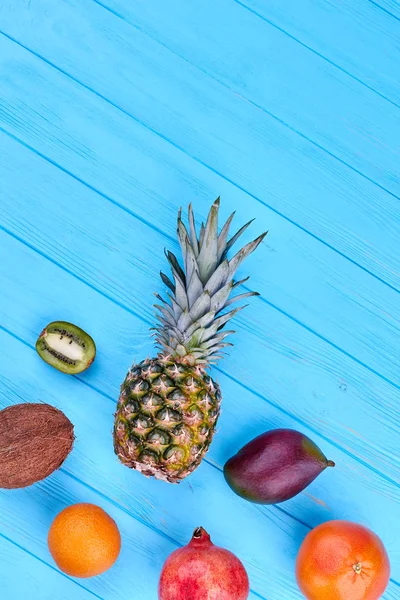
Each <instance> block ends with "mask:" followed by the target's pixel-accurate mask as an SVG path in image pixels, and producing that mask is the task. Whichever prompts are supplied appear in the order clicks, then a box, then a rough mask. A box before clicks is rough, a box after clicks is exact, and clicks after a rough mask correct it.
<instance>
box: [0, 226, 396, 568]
mask: <svg viewBox="0 0 400 600" xmlns="http://www.w3.org/2000/svg"><path fill="white" fill-rule="evenodd" d="M0 239H1V246H2V247H3V248H4V250H5V251H6V252H7V255H9V256H12V257H13V260H12V262H11V264H9V265H8V266H4V267H3V268H2V271H1V278H2V281H4V282H5V284H6V285H5V288H6V289H8V288H9V287H11V284H12V282H14V284H13V286H14V287H13V289H14V293H13V297H14V299H13V300H12V299H11V298H9V297H8V296H7V295H4V296H3V300H2V303H1V308H2V310H1V311H0V314H4V316H3V317H2V318H1V321H2V322H6V324H7V327H12V329H13V330H14V331H13V334H14V335H18V336H19V337H20V338H21V339H22V340H23V343H24V344H25V345H23V344H21V343H19V342H17V341H16V340H15V339H14V338H13V337H12V336H8V337H4V336H3V340H4V343H3V344H2V346H1V347H2V348H3V352H2V356H1V364H2V365H3V372H4V373H5V376H3V377H2V378H1V380H0V390H1V391H2V392H3V397H4V398H7V402H10V401H12V402H18V401H21V399H23V400H25V401H27V400H29V401H34V400H35V399H38V398H40V399H45V400H46V401H48V402H50V403H54V404H57V405H58V403H59V401H60V400H59V399H60V398H65V404H64V406H65V409H66V410H70V408H69V407H70V406H71V409H73V410H74V411H78V413H77V414H75V412H74V413H71V416H70V418H71V419H72V421H73V422H74V423H78V420H79V419H84V421H83V422H82V424H81V425H80V427H81V431H85V432H87V433H86V434H85V437H87V439H86V440H83V439H82V437H81V436H78V439H79V440H81V441H80V444H81V446H80V447H82V449H83V452H84V456H83V457H82V458H81V459H80V462H79V464H78V465H77V469H78V470H77V473H78V474H82V475H83V478H84V480H85V481H86V482H87V483H89V484H90V485H91V486H93V487H96V488H98V489H99V490H101V491H103V492H104V493H106V494H108V495H109V496H110V497H111V498H115V497H116V496H115V494H116V492H115V489H114V487H113V486H114V485H117V487H118V497H119V498H120V501H121V503H122V505H123V506H127V505H129V502H130V500H129V498H130V495H131V484H130V481H131V480H130V479H129V476H130V473H129V471H128V470H127V469H125V468H124V469H122V471H123V473H121V475H125V478H124V479H123V480H121V482H120V484H119V483H118V480H117V483H116V480H115V478H114V476H113V477H112V479H111V480H110V477H109V475H108V471H107V468H108V467H107V465H109V469H110V472H111V471H112V470H113V469H116V465H115V464H114V461H113V460H112V455H111V456H110V450H111V447H110V445H111V439H110V433H109V432H110V427H111V413H112V412H113V399H115V398H117V396H118V387H119V383H120V382H121V381H122V379H123V377H124V375H125V371H126V369H127V368H128V366H129V364H130V362H131V360H132V357H136V359H140V358H141V357H142V356H145V355H149V354H150V353H151V347H150V343H149V341H148V342H147V340H146V342H147V343H146V344H145V345H143V337H144V336H143V334H144V333H145V332H143V331H142V332H141V335H137V331H138V327H140V323H138V319H137V318H134V317H133V315H130V314H129V313H127V312H126V311H123V310H122V308H121V307H118V306H115V305H113V304H112V303H111V302H110V301H109V300H106V299H104V298H102V297H101V296H100V295H99V294H98V293H96V292H94V291H93V290H92V289H91V288H89V287H87V286H85V285H84V284H83V283H81V282H79V281H77V280H76V279H74V278H72V277H71V276H70V275H69V274H67V273H66V272H64V271H63V270H61V269H60V268H58V267H57V266H55V265H54V264H52V263H50V262H49V261H47V260H45V259H44V258H43V257H41V256H39V255H37V254H35V253H33V252H32V251H31V250H30V249H28V248H26V247H24V246H23V244H20V243H19V242H17V241H16V240H13V239H12V238H10V237H7V236H5V235H4V234H2V236H1V238H0ZM38 273H41V277H40V280H38V279H37V274H38ZM26 289H29V291H30V302H29V306H27V303H26V302H25V301H23V298H24V290H26ZM65 290H68V294H66V293H65ZM16 298H22V300H21V301H16ZM71 298H75V299H79V301H78V302H75V303H72V304H71ZM11 302H12V303H11ZM55 305H57V306H58V311H59V312H57V314H56V313H55V312H54V306H55ZM61 317H62V318H66V319H69V320H72V321H73V322H78V323H79V324H80V325H82V326H83V327H85V328H86V329H87V330H88V331H90V332H91V333H92V335H93V336H94V337H95V340H96V343H97V346H98V358H97V359H96V362H95V364H94V366H93V367H92V368H91V369H90V371H88V372H87V373H86V374H85V375H84V376H83V377H82V380H81V381H80V380H76V379H75V378H73V379H72V380H71V378H68V377H65V376H62V375H60V374H59V373H57V372H56V371H54V370H52V369H50V368H49V367H47V365H45V364H43V363H42V362H41V361H39V360H38V357H37V356H36V353H35V351H34V349H33V345H34V342H35V338H36V335H37V332H38V331H40V330H41V329H42V327H43V326H44V325H45V324H46V322H47V321H50V320H52V319H55V318H61ZM99 322H101V323H102V326H101V327H100V328H99V326H98V323H99ZM24 327H25V330H24ZM26 344H27V345H28V346H29V347H26ZM256 349H257V348H256ZM266 360H268V356H267V357H266ZM281 360H282V358H281ZM25 363H26V365H27V368H26V369H25V370H24V369H23V368H22V365H23V364H25ZM274 366H275V365H273V367H274ZM289 369H290V367H289V366H288V368H287V377H290V370H289ZM272 372H273V371H272ZM215 374H216V376H217V377H218V380H219V381H220V383H221V386H222V389H223V391H224V397H225V400H224V405H223V416H222V418H221V422H220V427H219V431H218V435H217V436H216V438H215V441H214V443H213V444H212V447H211V450H210V452H209V454H208V457H207V461H206V462H207V463H211V464H209V466H208V467H207V470H206V473H204V471H203V472H202V471H199V473H198V474H199V479H196V481H198V482H199V483H198V485H200V487H204V486H203V484H202V482H204V481H207V482H208V478H209V477H210V469H211V470H212V471H214V469H212V466H211V465H214V466H215V467H216V468H217V469H218V471H219V474H218V477H219V478H220V479H221V480H222V475H221V473H220V471H221V468H222V465H223V464H224V463H225V461H226V460H227V458H228V457H229V456H231V455H232V454H233V453H234V452H235V451H236V450H237V449H238V448H239V447H240V446H241V445H242V444H244V443H245V442H246V441H248V440H249V439H250V438H251V437H253V436H255V435H257V434H259V433H261V432H262V431H265V430H267V429H270V428H274V427H292V428H295V429H301V430H302V431H304V432H305V433H306V434H307V435H309V436H311V437H312V438H313V439H314V440H315V441H316V443H318V444H319V445H320V446H321V448H323V449H324V451H325V452H326V453H327V455H329V457H330V458H331V459H333V460H335V461H336V463H337V467H336V469H335V470H332V471H329V472H327V473H325V474H324V475H323V476H322V477H321V478H319V479H318V480H317V481H316V482H314V483H313V485H312V486H311V487H310V488H309V489H308V490H307V491H306V492H305V493H304V494H302V495H300V496H298V497H297V498H295V499H293V500H292V501H291V502H289V503H286V504H285V505H284V509H285V511H286V513H287V514H288V515H293V517H295V518H296V519H298V520H299V521H301V522H303V523H307V524H308V525H309V526H314V525H316V524H318V523H320V522H322V521H323V520H326V519H330V518H334V517H341V518H348V519H352V520H356V521H361V522H364V523H365V524H368V525H369V526H370V527H372V528H373V529H375V530H377V531H378V532H379V533H380V535H382V537H383V538H384V539H385V542H386V543H387V545H388V548H390V549H393V548H395V544H396V539H397V538H398V532H397V533H396V529H397V526H396V525H395V524H396V523H397V521H396V520H395V519H390V518H388V515H391V514H392V513H393V514H397V512H398V505H399V502H400V496H399V487H398V486H396V485H394V484H393V483H389V482H388V481H387V480H386V479H384V478H382V477H381V476H379V474H378V473H376V471H370V470H369V469H368V468H366V466H365V465H364V466H363V465H362V464H360V463H359V462H358V461H356V460H355V459H354V458H351V456H349V455H348V454H346V452H344V451H342V450H341V449H340V448H339V447H338V446H337V445H332V444H330V443H329V441H328V440H327V439H323V438H321V437H320V436H319V435H318V433H317V432H315V431H314V430H310V429H309V428H308V427H307V426H306V425H305V424H304V423H301V424H299V423H298V422H297V421H296V420H295V419H293V418H292V417H291V416H290V415H288V414H282V413H281V412H280V411H279V409H277V408H274V407H273V406H272V407H271V406H267V405H266V404H265V402H264V401H263V400H262V399H261V398H257V397H254V396H253V395H252V394H251V392H250V391H248V390H246V389H244V388H241V387H240V386H239V384H238V383H235V382H234V381H232V380H231V379H230V378H229V377H228V376H226V375H223V374H222V373H221V372H217V373H215ZM369 385H370V384H369V382H368V381H366V382H365V386H366V387H368V386H369ZM71 386H72V387H71ZM318 389H319V391H320V393H321V394H324V393H325V389H324V388H322V387H319V388H318ZM96 390H99V392H96ZM351 396H352V392H351V391H350V397H349V402H350V403H351V402H354V399H353V398H352V397H351ZM91 406H92V408H91ZM358 406H359V407H360V406H361V403H360V402H359V403H358ZM81 411H83V415H81ZM321 413H322V411H321ZM68 414H69V413H68ZM93 414H95V415H96V418H95V419H94V420H93V418H92V415H93ZM321 416H322V415H321ZM319 429H320V430H321V431H322V429H323V425H321V424H319ZM96 432H97V433H96ZM392 435H393V434H392ZM93 437H96V442H93V439H92V438H93ZM353 437H354V436H353ZM395 437H396V436H395ZM97 438H98V439H97ZM363 442H364V440H363V439H362V438H361V440H360V441H359V443H361V444H362V443H363ZM91 449H92V450H91ZM94 457H95V458H94ZM99 461H100V463H101V464H102V465H104V468H102V470H101V471H100V472H99V470H98V466H97V465H98V464H99ZM218 471H216V473H218ZM73 472H74V473H76V472H75V471H73ZM117 473H119V471H118V469H117V470H116V474H117ZM395 473H397V474H398V467H394V468H393V474H395ZM139 479H140V480H142V478H141V477H140V478H139ZM188 483H189V484H190V485H192V487H193V485H195V484H194V483H193V482H192V478H190V479H189V480H188ZM135 485H137V484H136V483H135ZM144 485H147V484H144ZM215 485H216V484H215ZM155 486H156V487H154V495H152V497H151V498H149V500H150V502H151V506H153V508H154V507H158V508H157V510H158V511H159V513H160V514H161V517H162V518H164V517H163V509H164V508H165V501H166V500H165V496H164V494H162V495H161V496H160V490H159V488H158V487H157V484H155ZM213 486H214V484H213ZM172 487H174V486H172ZM163 488H164V486H163ZM145 489H147V487H146V488H145ZM151 489H152V490H153V486H151ZM213 489H214V488H213ZM218 489H220V490H221V494H222V493H223V488H222V489H221V488H218ZM143 493H144V494H146V493H147V492H146V491H145V492H143ZM152 493H153V492H152ZM213 493H214V492H213ZM196 494H197V489H196ZM225 494H227V495H228V496H230V492H229V490H228V488H225ZM361 499H362V501H361ZM134 502H135V506H136V508H135V510H136V509H137V512H136V513H135V514H139V515H141V514H142V511H143V503H142V501H141V500H140V498H139V500H135V501H134ZM137 502H139V505H137ZM244 504H246V506H247V507H248V509H249V510H250V509H251V506H250V505H247V503H244ZM154 510H155V509H154ZM271 510H273V511H274V510H278V512H279V509H272V508H267V509H262V511H263V514H264V515H265V517H266V518H267V519H270V518H271V516H270V511H271ZM157 514H158V513H157ZM276 518H278V520H279V516H278V517H276ZM154 519H156V521H155V522H154V521H152V523H153V524H154V525H155V526H157V525H158V524H159V523H158V521H157V515H155V516H154ZM168 523H169V527H173V528H174V529H173V533H172V534H171V531H170V530H169V529H167V530H166V531H167V532H168V533H169V534H170V535H172V536H173V537H176V536H178V535H179V527H178V525H175V521H173V522H172V523H170V522H169V521H168ZM296 527H297V525H296ZM392 562H393V564H392V568H393V576H394V577H396V573H400V570H399V567H400V564H399V565H398V561H397V558H396V553H395V552H394V556H393V560H392Z"/></svg>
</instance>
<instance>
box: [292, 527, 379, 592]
mask: <svg viewBox="0 0 400 600" xmlns="http://www.w3.org/2000/svg"><path fill="white" fill-rule="evenodd" d="M296 578H297V582H298V584H299V587H300V590H301V591H302V593H303V594H304V596H305V597H306V598H307V600H379V598H381V596H382V594H383V592H384V591H385V589H386V587H387V585H388V583H389V578H390V563H389V558H388V555H387V553H386V550H385V547H384V545H383V543H382V541H381V540H380V539H379V537H378V536H377V535H376V534H375V533H373V532H372V531H371V530H370V529H368V528H367V527H363V526H362V525H358V524H357V523H351V522H350V521H328V522H327V523H322V525H318V527H316V528H315V529H313V530H312V531H310V532H309V533H308V534H307V536H306V538H305V539H304V541H303V543H302V545H301V548H300V550H299V553H298V555H297V561H296Z"/></svg>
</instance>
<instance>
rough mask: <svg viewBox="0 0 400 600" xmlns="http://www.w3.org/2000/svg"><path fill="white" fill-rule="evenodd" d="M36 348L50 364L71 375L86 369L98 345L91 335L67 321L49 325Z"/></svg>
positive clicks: (92, 359)
mask: <svg viewBox="0 0 400 600" xmlns="http://www.w3.org/2000/svg"><path fill="white" fill-rule="evenodd" d="M36 350H37V352H38V354H39V356H40V357H41V358H42V359H43V360H44V361H45V362H47V363H48V364H49V365H51V366H53V367H54V368H56V369H58V370H59V371H62V372H63V373H68V374H70V375H75V374H77V373H82V371H85V369H87V368H88V367H90V365H91V364H92V362H93V361H94V358H95V356H96V346H95V343H94V341H93V339H92V338H91V337H90V335H89V334H88V333H86V332H85V331H83V329H81V328H80V327H78V326H77V325H73V324H72V323H68V322H66V321H54V322H53V323H50V324H49V325H47V327H46V328H45V329H44V330H43V331H42V333H41V334H40V336H39V339H38V341H37V342H36Z"/></svg>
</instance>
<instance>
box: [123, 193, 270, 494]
mask: <svg viewBox="0 0 400 600" xmlns="http://www.w3.org/2000/svg"><path fill="white" fill-rule="evenodd" d="M218 210H219V199H218V200H217V201H216V202H215V203H214V204H213V206H212V207H211V210H210V213H209V215H208V219H207V223H206V225H205V226H204V224H203V225H202V226H201V229H200V235H199V237H198V236H197V233H196V228H195V223H194V216H193V212H192V208H191V206H189V232H190V233H188V231H187V229H186V227H185V225H184V224H183V222H182V220H181V213H180V212H179V215H178V238H179V242H180V245H181V249H182V254H183V263H184V268H181V266H180V265H179V263H178V260H177V259H176V257H175V256H174V255H173V254H172V253H171V252H167V258H168V261H169V263H170V266H171V268H172V275H173V281H172V280H171V279H169V278H168V277H167V276H166V275H164V274H163V273H161V278H162V280H163V282H164V283H165V285H166V286H167V287H168V288H169V291H168V292H167V296H168V302H167V301H166V300H164V299H163V298H162V297H161V296H157V297H158V298H159V300H160V301H161V303H162V304H160V305H156V308H157V310H158V312H159V314H158V316H157V318H158V320H159V324H158V325H157V326H156V327H155V332H156V333H155V337H156V340H157V343H158V347H159V348H160V349H161V352H160V354H159V355H158V356H157V357H156V358H152V359H146V360H144V361H142V362H141V363H139V364H136V365H133V367H132V368H131V370H130V371H129V373H128V374H127V376H126V379H125V381H124V382H123V384H122V386H121V395H120V398H119V402H118V408H117V412H116V415H115V426H114V449H115V453H116V454H117V455H118V457H119V459H120V460H121V462H123V463H124V464H125V465H127V466H128V467H130V468H132V469H137V470H138V471H141V472H142V473H143V474H144V475H147V476H153V477H156V478H157V479H163V480H164V481H169V482H171V483H178V482H179V481H180V480H182V479H184V478H185V477H186V476H187V475H189V473H191V472H192V471H193V470H194V469H195V468H196V467H197V466H198V465H199V464H200V462H201V460H202V458H203V456H204V454H205V453H206V452H207V450H208V447H209V445H210V443H211V440H212V438H213V435H214V431H215V427H216V423H217V419H218V416H219V412H220V402H221V393H220V389H219V386H218V384H217V383H216V382H215V381H213V380H212V379H211V377H210V376H209V375H208V374H207V371H206V370H207V368H208V367H209V365H210V364H211V363H213V362H216V361H217V360H218V359H219V358H221V351H222V349H223V348H224V347H225V346H230V345H231V344H228V343H227V342H226V341H225V338H226V337H227V336H228V335H229V334H230V333H234V332H232V331H224V330H223V328H224V327H225V325H226V324H227V323H228V321H229V320H230V319H231V318H232V317H233V316H234V315H235V314H236V313H237V312H238V311H239V310H241V308H243V307H239V308H235V309H233V310H231V309H230V308H229V309H228V307H230V306H231V305H232V304H233V303H234V302H236V301H238V300H241V299H243V298H247V297H249V296H253V295H255V294H256V292H247V293H244V294H239V295H237V296H234V297H233V298H231V299H229V296H230V294H231V292H232V291H233V290H234V289H236V288H237V287H238V286H239V285H240V284H241V283H243V281H245V280H242V281H235V280H234V276H235V273H236V271H237V269H238V267H239V266H240V264H241V263H242V262H243V260H244V259H245V258H246V257H247V256H248V255H249V254H250V253H251V252H253V250H255V249H256V248H257V246H258V245H259V244H260V242H261V241H262V239H263V238H264V236H265V234H263V235H260V237H258V238H257V239H256V240H254V241H253V242H251V243H249V244H247V245H246V246H244V248H242V249H241V250H239V252H237V254H235V255H234V256H233V258H231V259H230V260H228V258H227V254H228V251H229V250H230V249H231V247H232V246H233V244H234V243H235V242H236V240H237V239H238V238H239V236H240V235H241V234H242V233H243V232H244V231H245V229H246V228H247V227H248V225H249V224H250V223H247V224H246V225H244V226H243V227H242V228H241V229H240V230H239V231H238V232H237V233H236V235H234V236H233V237H231V238H230V239H229V240H228V231H229V226H230V224H231V221H232V218H233V215H231V216H230V217H229V219H228V221H227V222H226V223H225V225H224V227H223V228H222V230H221V232H220V233H219V234H218ZM226 309H228V310H226Z"/></svg>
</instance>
